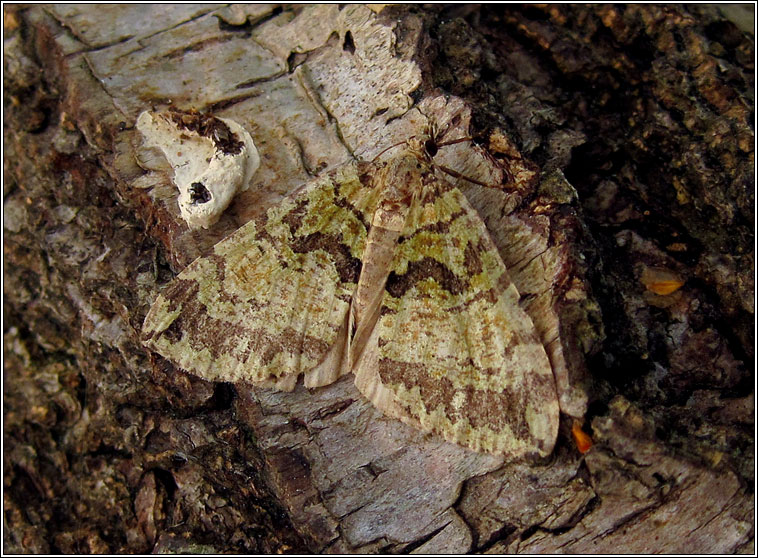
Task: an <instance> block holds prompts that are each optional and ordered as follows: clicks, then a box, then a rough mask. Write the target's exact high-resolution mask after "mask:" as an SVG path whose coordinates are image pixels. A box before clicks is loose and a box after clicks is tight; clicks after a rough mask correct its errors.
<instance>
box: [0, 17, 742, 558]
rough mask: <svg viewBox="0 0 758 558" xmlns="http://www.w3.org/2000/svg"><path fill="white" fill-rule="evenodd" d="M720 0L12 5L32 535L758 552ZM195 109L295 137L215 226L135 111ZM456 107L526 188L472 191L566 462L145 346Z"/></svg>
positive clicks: (334, 548)
mask: <svg viewBox="0 0 758 558" xmlns="http://www.w3.org/2000/svg"><path fill="white" fill-rule="evenodd" d="M377 10H378V9H377ZM714 10H715V8H711V7H707V6H688V7H686V8H683V7H681V6H653V5H635V6H621V5H608V6H568V5H548V6H541V7H537V6H531V7H524V6H515V5H510V6H493V5H490V6H465V7H462V6H458V7H436V8H422V7H416V6H388V7H385V8H384V9H381V10H378V11H372V10H371V9H369V8H367V7H365V6H351V5H348V6H344V7H340V6H337V5H327V6H296V7H292V8H279V7H275V6H266V5H245V6H228V7H222V8H219V7H217V6H202V5H175V6H172V5H152V6H151V5H104V6H93V5H81V6H76V5H65V6H64V5H52V6H32V7H23V6H6V7H5V13H4V16H5V18H4V25H5V31H6V33H5V37H6V38H5V45H4V46H5V59H4V64H5V84H4V86H5V92H4V95H5V96H4V102H5V107H6V117H7V120H6V123H7V124H6V127H5V130H4V133H5V154H6V157H5V161H4V172H5V187H4V192H3V194H4V207H3V215H4V221H3V227H4V254H5V268H4V279H5V282H4V284H5V290H4V296H5V306H4V317H5V329H4V343H5V355H6V359H5V378H6V381H5V391H4V404H5V406H4V417H5V430H4V442H5V451H4V455H3V459H4V464H5V479H4V482H5V489H6V490H5V500H4V504H5V508H4V509H5V516H4V519H5V531H4V533H5V538H4V541H3V544H4V551H5V552H22V553H31V552H40V553H41V552H56V551H59V552H98V553H114V552H149V551H153V552H184V553H189V552H200V551H214V552H228V551H233V552H295V551H308V550H309V551H313V552H358V551H360V552H378V551H384V552H418V553H435V552H453V553H457V552H461V553H463V552H489V553H500V552H574V553H584V552H605V553H608V552H619V551H624V552H638V553H652V552H668V553H682V552H687V553H709V552H714V553H727V552H730V553H731V552H743V553H750V552H752V551H753V550H752V549H753V536H754V534H753V531H752V517H753V514H754V509H753V498H752V485H753V482H754V479H753V461H754V451H753V449H754V439H753V435H752V432H753V415H754V391H753V379H752V378H753V374H752V373H753V370H752V365H751V363H752V361H753V356H754V347H753V345H752V343H753V319H754V317H753V314H754V308H753V300H754V285H753V273H754V254H753V252H752V246H753V237H754V228H753V223H754V218H755V216H754V191H753V186H752V185H753V182H754V176H753V174H752V172H753V171H752V169H753V164H754V162H753V157H754V138H753V135H754V131H753V130H752V128H751V124H750V123H751V121H752V112H753V110H754V107H753V96H752V95H753V94H752V90H751V84H752V83H753V72H754V67H753V49H754V45H753V37H752V35H747V34H746V33H745V32H744V31H741V30H740V29H739V28H738V27H736V26H735V25H734V24H733V23H731V22H730V21H729V20H727V19H724V17H723V15H722V14H720V13H718V12H716V11H714ZM169 104H170V105H173V106H177V107H180V108H183V109H189V108H194V109H199V110H204V111H212V112H214V113H215V114H217V115H219V116H223V117H229V118H233V119H234V120H235V121H237V122H239V123H240V124H242V125H243V126H244V127H245V128H246V129H247V130H248V131H249V132H250V133H251V135H252V136H253V138H254V140H255V142H256V145H257V147H258V150H259V152H260V155H261V161H262V162H261V168H260V169H259V171H258V172H257V173H256V175H255V176H254V178H253V183H252V185H251V186H250V188H249V190H247V191H246V192H244V193H243V194H241V195H240V196H238V197H237V198H236V200H235V201H234V202H233V203H232V205H231V206H230V207H229V209H228V210H227V212H226V213H225V215H224V216H223V217H222V218H221V220H220V221H219V222H218V223H217V224H216V225H214V226H213V227H211V228H210V229H209V230H202V231H189V230H188V229H187V227H186V226H185V224H184V223H183V221H182V220H181V219H180V217H179V212H178V207H177V205H176V189H175V187H174V186H173V184H172V183H171V176H170V175H171V173H170V172H168V171H167V169H166V166H165V163H161V161H160V159H157V158H155V157H152V158H151V155H150V154H149V153H147V152H145V151H144V150H143V149H142V147H141V143H142V142H141V138H140V135H139V133H138V132H137V131H136V130H135V129H134V127H133V125H134V122H135V119H136V117H137V115H138V114H139V113H140V112H142V111H143V110H146V109H150V108H151V107H153V106H155V107H157V108H160V107H165V106H167V105H169ZM430 123H434V124H436V125H438V126H439V127H440V128H444V127H445V126H447V125H448V123H452V124H450V129H449V130H448V133H449V134H450V137H461V136H466V135H471V136H473V137H474V138H475V142H474V143H473V144H472V143H460V144H456V145H453V146H450V147H446V148H443V150H441V153H440V155H439V157H438V162H439V164H440V165H444V166H445V167H449V168H451V169H453V170H454V171H456V172H459V173H461V174H462V175H465V176H468V177H470V178H473V179H475V180H477V181H478V182H481V183H484V184H490V185H499V187H498V188H490V187H484V186H481V185H477V184H472V183H470V182H467V181H466V180H463V179H458V178H452V177H451V178H450V180H452V181H454V182H457V183H458V184H459V186H460V187H461V189H462V190H463V191H464V193H465V194H466V196H467V197H468V198H469V200H470V201H471V203H472V205H473V206H474V207H475V208H476V209H477V210H478V211H479V213H480V214H481V215H482V217H483V219H484V220H485V222H486V224H487V226H488V228H489V230H490V231H491V234H492V236H493V239H494V240H495V243H496V244H497V246H498V248H499V249H500V251H501V254H502V256H503V259H504V261H505V263H506V265H507V266H508V269H509V273H510V274H511V275H512V280H513V282H514V283H515V284H516V286H517V287H518V289H519V292H520V293H521V294H522V300H523V304H524V307H525V308H526V310H527V311H528V312H529V313H530V315H531V316H532V318H533V320H534V322H535V325H536V327H537V329H538V331H539V332H540V334H541V336H542V339H543V342H544V343H545V346H546V349H547V352H548V356H549V358H550V360H551V364H552V366H553V371H554V374H555V378H556V384H557V386H558V390H559V394H560V405H561V411H562V429H561V435H560V437H559V440H558V444H557V447H556V450H555V451H554V453H553V455H552V456H551V458H550V459H548V460H546V461H544V462H539V463H534V462H532V463H506V464H503V463H502V460H501V459H499V458H496V457H493V456H490V455H484V454H476V453H472V452H470V451H468V450H465V449H463V448H461V447H458V446H455V445H452V444H448V443H445V442H443V441H442V440H440V439H438V438H436V437H433V436H429V435H425V434H422V433H420V432H418V431H415V430H413V429H412V428H409V427H407V426H405V425H403V424H401V423H399V422H397V421H393V420H390V419H387V418H386V417H384V416H383V415H381V413H379V412H378V411H377V410H376V409H374V408H373V407H372V406H371V405H370V404H369V403H368V402H367V401H366V400H364V399H363V398H362V397H361V396H360V394H359V393H358V392H357V390H356V389H355V387H354V386H353V383H352V379H351V378H343V379H342V380H341V381H339V382H337V383H336V384H334V385H331V386H328V387H325V388H319V389H315V390H307V389H305V388H304V387H303V386H298V388H297V389H296V390H295V391H294V392H293V393H280V392H273V391H270V390H264V389H254V388H250V387H248V386H244V385H238V386H230V385H227V384H210V383H207V382H204V381H202V380H200V379H198V378H196V377H194V376H191V375H188V374H186V373H184V372H183V371H181V370H177V369H174V368H173V367H172V366H171V365H170V364H169V363H167V362H166V361H164V360H162V359H160V358H159V357H157V356H156V355H151V354H148V353H147V352H146V351H145V350H144V349H143V348H142V347H141V345H140V344H139V331H140V329H141V324H142V320H143V318H144V315H145V313H146V311H147V309H148V308H149V305H150V303H151V302H152V300H153V299H154V298H155V296H156V294H157V292H158V291H159V289H160V288H161V286H162V285H164V284H165V283H166V282H167V281H168V280H169V279H170V278H171V277H173V275H174V274H175V273H176V272H178V271H179V270H181V269H182V268H183V267H184V266H185V265H186V264H188V263H189V262H190V261H192V260H193V259H194V258H195V257H197V256H198V255H200V254H202V253H205V252H206V251H207V250H208V249H209V248H210V247H211V246H213V244H214V243H216V242H217V241H218V240H220V239H221V238H223V237H224V236H226V235H227V234H229V233H230V232H232V231H233V230H235V229H236V228H237V227H239V226H240V225H242V224H244V223H245V222H247V220H249V219H250V218H251V217H253V216H255V215H257V214H258V213H260V212H261V211H264V210H265V209H266V208H267V207H269V206H270V205H271V204H275V203H277V201H278V200H279V199H281V198H282V197H283V196H284V195H286V194H288V193H289V192H291V191H293V190H294V189H295V188H296V187H297V186H298V185H299V184H301V183H302V182H303V181H304V180H307V179H308V178H309V177H312V176H314V175H317V174H319V173H320V172H323V171H324V170H325V169H328V168H334V167H336V166H338V165H340V164H342V163H344V162H345V161H347V160H348V159H350V158H351V157H358V158H363V159H367V160H370V159H372V158H373V157H375V156H376V155H377V154H378V153H380V152H381V151H382V150H383V149H385V148H386V147H387V146H389V145H392V144H393V143H397V142H399V141H402V140H403V139H405V138H407V137H409V136H411V135H413V134H414V133H417V132H418V131H420V130H422V129H424V127H425V126H427V125H429V124H430ZM574 424H577V425H583V426H584V429H585V430H586V431H587V432H590V433H591V435H592V438H593V441H594V446H593V447H592V448H591V449H589V451H588V452H587V453H585V454H581V453H580V452H579V451H578V449H577V446H576V445H575V443H574V442H573V440H572V438H571V428H572V425H574Z"/></svg>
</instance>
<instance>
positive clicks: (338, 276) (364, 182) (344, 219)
mask: <svg viewBox="0 0 758 558" xmlns="http://www.w3.org/2000/svg"><path fill="white" fill-rule="evenodd" d="M448 143H455V142H448ZM443 145H446V143H438V142H436V141H435V139H434V138H433V137H432V135H430V134H425V135H420V136H417V137H413V138H411V139H409V140H408V141H407V142H405V144H404V145H403V147H402V148H396V149H395V153H394V154H393V155H390V156H386V157H384V158H383V159H382V160H380V161H373V162H365V161H356V162H353V163H350V164H347V165H346V166H343V167H341V168H339V169H337V170H335V171H333V172H331V173H328V174H326V175H324V176H321V177H318V178H316V179H314V180H312V181H310V182H307V183H306V184H304V185H303V186H302V187H301V188H300V189H298V190H297V191H295V192H294V193H292V194H291V195H289V196H288V197H286V198H284V199H283V201H282V202H281V203H280V204H278V205H276V206H274V207H271V208H270V209H268V211H266V212H265V213H264V214H262V215H260V216H259V217H258V218H255V219H253V220H251V221H250V222H248V223H247V224H245V225H244V226H242V227H241V228H240V229H238V230H237V231H236V232H234V233H232V234H231V235H230V236H228V237H227V238H225V239H224V240H222V241H220V242H219V243H218V244H216V245H215V246H214V247H213V249H212V251H211V253H209V254H208V255H206V256H203V257H200V258H198V259H197V260H195V261H194V262H193V263H191V264H190V265H189V266H188V267H187V268H186V269H184V271H182V272H181V273H180V274H179V275H178V276H177V277H176V278H175V279H174V280H173V281H172V282H171V283H170V284H169V285H168V286H167V287H166V289H165V290H164V291H163V292H162V294H160V296H158V298H157V300H156V301H155V302H154V304H153V305H152V307H151V309H150V311H149V313H148V315H147V317H146V319H145V323H144V327H143V337H144V342H145V344H146V345H147V346H148V347H149V348H151V349H153V350H155V351H156V352H158V353H160V354H161V355H163V356H164V357H166V358H167V359H169V360H170V361H172V362H173V363H175V364H176V365H178V366H179V367H181V368H183V369H185V370H187V371H189V372H191V373H193V374H196V375H198V376H201V377H203V378H205V379H208V380H211V381H227V382H245V383H249V384H253V385H256V386H263V387H268V388H276V389H279V390H288V391H289V390H292V389H294V387H295V385H296V382H297V380H298V378H299V377H300V376H303V381H304V384H305V386H306V387H308V388H316V387H319V386H324V385H328V384H330V383H332V382H334V381H335V380H337V379H338V378H339V377H341V376H343V375H345V374H348V373H352V374H353V375H354V381H355V385H356V387H357V388H358V390H359V391H360V392H361V393H362V394H363V395H364V396H365V397H366V398H367V399H368V400H369V401H371V403H373V405H375V406H376V407H377V408H378V409H379V410H381V411H382V412H383V413H384V414H386V415H387V416H389V417H393V418H396V419H399V420H401V421H403V422H405V423H407V424H409V425H411V426H414V427H416V428H419V429H422V430H424V431H430V432H433V433H436V434H439V435H441V436H442V437H444V438H445V439H446V440H448V441H451V442H454V443H457V444H460V445H463V446H467V447H469V448H471V449H473V450H475V451H485V452H490V453H496V454H502V455H504V456H506V457H508V458H517V457H522V456H526V455H530V456H534V455H539V456H545V455H548V454H549V453H550V452H551V451H552V448H553V446H554V443H555V439H556V436H557V429H558V422H559V411H558V401H557V396H556V388H555V382H554V379H553V374H552V370H551V367H550V363H549V361H548V358H547V355H546V353H545V349H544V347H543V345H542V343H541V342H540V340H539V338H538V335H537V333H536V331H535V328H534V325H533V324H532V321H531V319H530V318H529V317H528V316H527V315H526V313H525V312H524V311H523V310H522V308H521V307H520V306H519V294H518V292H517V290H516V288H515V286H514V285H513V284H512V283H511V281H510V279H509V276H508V273H507V271H506V268H505V265H504V264H503V261H502V259H501V257H500V254H499V252H498V250H497V248H496V247H495V245H494V243H493V241H492V239H491V238H490V235H489V233H488V232H487V229H486V227H485V225H484V223H483V221H482V220H481V218H480V217H479V215H478V214H477V212H476V210H474V209H473V208H472V207H471V205H470V204H469V202H468V201H467V200H466V198H465V197H464V195H463V194H462V193H461V191H460V190H459V189H458V188H456V187H455V186H453V185H452V184H451V183H450V182H448V181H447V180H445V179H444V178H443V177H442V176H440V175H439V169H438V167H436V166H435V164H434V162H433V155H434V153H436V150H437V148H438V147H439V146H443Z"/></svg>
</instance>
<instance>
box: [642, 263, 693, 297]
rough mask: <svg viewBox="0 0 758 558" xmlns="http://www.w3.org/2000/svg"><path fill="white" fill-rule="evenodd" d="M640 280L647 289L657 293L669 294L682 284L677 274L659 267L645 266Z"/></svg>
mask: <svg viewBox="0 0 758 558" xmlns="http://www.w3.org/2000/svg"><path fill="white" fill-rule="evenodd" d="M640 280H641V281H642V284H643V285H645V288H646V289H647V290H648V291H650V292H653V293H655V294H657V295H669V294H671V293H673V292H674V291H677V290H679V288H680V287H681V286H682V285H684V280H683V279H682V278H681V277H680V276H679V275H678V274H676V273H674V272H673V271H669V270H668V269H664V268H660V267H646V268H645V270H644V271H643V272H642V277H641V278H640Z"/></svg>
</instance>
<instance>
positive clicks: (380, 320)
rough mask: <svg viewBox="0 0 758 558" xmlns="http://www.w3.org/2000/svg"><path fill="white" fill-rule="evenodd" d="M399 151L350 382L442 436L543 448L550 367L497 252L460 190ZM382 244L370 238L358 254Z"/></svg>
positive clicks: (495, 446) (490, 445)
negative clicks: (390, 218)
mask: <svg viewBox="0 0 758 558" xmlns="http://www.w3.org/2000/svg"><path fill="white" fill-rule="evenodd" d="M403 157H405V160H404V161H408V160H409V158H411V159H415V160H414V161H412V162H413V165H412V166H411V165H409V164H407V163H405V162H404V163H403V164H398V165H396V168H398V169H401V170H402V172H399V173H398V174H397V175H396V176H395V177H394V178H393V177H391V176H387V178H386V179H387V180H394V181H395V184H396V185H395V188H396V189H397V188H401V189H402V188H407V189H409V190H412V195H408V196H405V197H404V199H406V200H407V203H408V204H409V207H406V208H403V209H402V212H401V211H398V213H402V215H403V216H404V219H403V220H404V225H403V228H402V231H401V234H399V235H398V236H397V243H396V245H395V246H394V250H393V252H394V253H393V257H392V259H391V262H390V263H389V266H388V267H387V269H386V271H385V272H383V273H379V272H377V271H372V275H373V276H376V277H382V278H383V280H382V281H381V282H379V283H378V285H377V286H379V287H380V288H381V289H382V293H381V302H380V303H378V304H376V303H375V302H374V301H375V299H376V298H377V295H376V293H373V294H369V293H371V286H370V284H369V282H368V281H366V282H364V281H363V277H362V278H361V279H362V280H361V282H359V286H358V289H357V291H356V296H355V297H354V304H356V303H360V302H361V301H363V300H366V299H370V300H372V304H373V305H375V306H376V308H375V309H374V311H373V313H371V314H370V315H371V316H372V318H373V319H374V320H375V323H371V324H370V325H364V328H363V330H361V329H360V326H359V329H358V331H359V332H361V333H362V335H363V338H364V339H365V338H367V341H365V343H364V345H365V348H362V353H360V354H359V357H358V358H356V361H355V364H354V366H353V372H354V373H355V376H356V378H355V382H356V386H357V387H358V389H359V390H360V391H361V392H362V393H363V394H364V395H365V396H366V397H367V398H368V399H369V400H371V401H372V403H373V404H374V405H375V406H377V407H378V408H379V409H380V410H382V411H383V412H385V413H386V414H388V415H389V416H393V417H396V418H400V419H401V420H403V421H404V422H406V423H408V424H411V425H413V426H415V427H417V428H421V429H423V430H429V431H432V432H435V433H438V434H440V435H442V436H443V437H444V438H446V439H447V440H449V441H453V442H456V443H458V444H461V445H465V446H468V447H470V448H472V449H474V450H477V451H488V452H493V453H499V454H503V455H506V456H508V457H520V456H523V455H527V454H536V455H543V456H544V455H547V454H548V453H550V451H552V447H553V445H554V443H555V439H556V436H557V428H558V416H559V415H558V402H557V396H556V392H555V386H554V380H553V376H552V369H551V367H550V364H549V361H548V359H547V355H546V354H545V350H544V347H543V346H542V344H541V343H540V342H539V340H538V338H537V335H536V332H535V330H534V326H533V324H532V322H531V319H530V318H529V317H528V316H527V315H526V314H525V313H524V312H523V310H522V309H521V307H520V306H519V304H518V301H519V295H518V292H517V291H516V288H515V287H514V286H513V284H511V282H510V280H509V279H508V274H507V272H506V269H505V265H504V264H503V262H502V259H501V258H500V255H499V253H498V251H497V248H496V247H495V245H494V243H493V242H492V240H491V238H490V236H489V233H488V232H487V230H486V227H485V225H484V223H483V222H482V220H481V219H480V218H479V216H478V214H477V213H476V211H475V210H474V209H473V208H472V207H471V206H470V205H469V203H468V201H467V200H466V199H465V197H464V196H463V195H462V194H461V192H460V191H459V190H458V189H457V188H455V187H453V186H452V185H451V184H449V183H448V182H447V181H445V180H442V179H440V178H439V177H437V176H436V175H435V172H434V169H433V168H432V167H431V166H430V165H429V163H428V160H427V159H426V158H423V157H419V153H418V151H417V150H416V149H410V150H409V151H408V152H407V153H406V154H404V155H403ZM411 168H413V169H415V170H409V169H411ZM369 237H370V238H371V235H369ZM386 251H387V250H386V248H385V247H381V248H380V247H374V246H372V245H371V243H370V242H369V244H368V245H367V248H366V252H365V254H366V256H365V260H367V259H368V257H369V254H372V253H374V252H376V253H381V254H382V255H383V256H384V254H385V252H386ZM386 259H387V258H386V256H385V257H383V261H386ZM366 306H369V305H368V304H366ZM368 330H370V334H368V333H366V331H368ZM354 353H355V354H358V351H357V350H356V351H354Z"/></svg>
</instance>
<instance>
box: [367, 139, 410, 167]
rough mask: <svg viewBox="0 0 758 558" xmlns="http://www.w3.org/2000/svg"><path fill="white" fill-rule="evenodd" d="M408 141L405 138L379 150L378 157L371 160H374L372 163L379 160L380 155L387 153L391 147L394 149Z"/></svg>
mask: <svg viewBox="0 0 758 558" xmlns="http://www.w3.org/2000/svg"><path fill="white" fill-rule="evenodd" d="M414 137H415V136H414ZM407 141H408V140H405V141H400V142H397V143H393V144H392V145H390V146H389V147H387V148H385V149H382V150H381V151H380V152H379V153H378V154H377V155H376V157H374V158H373V159H371V162H372V163H374V162H376V160H377V159H378V158H379V157H381V156H382V155H384V154H385V153H387V151H389V150H390V149H393V148H395V147H397V146H398V145H403V144H405V143H407Z"/></svg>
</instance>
